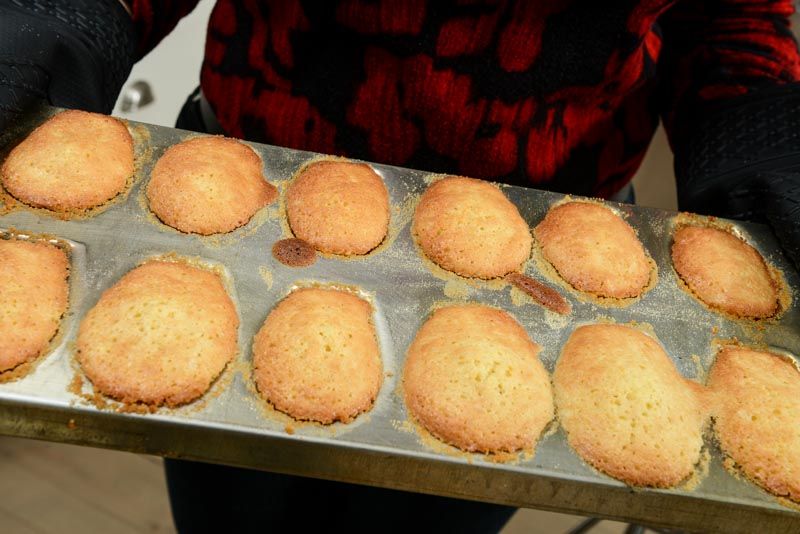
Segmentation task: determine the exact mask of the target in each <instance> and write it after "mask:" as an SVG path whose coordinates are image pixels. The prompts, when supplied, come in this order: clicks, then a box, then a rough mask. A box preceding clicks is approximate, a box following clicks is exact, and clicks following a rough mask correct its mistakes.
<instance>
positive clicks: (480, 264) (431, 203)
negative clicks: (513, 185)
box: [412, 176, 532, 279]
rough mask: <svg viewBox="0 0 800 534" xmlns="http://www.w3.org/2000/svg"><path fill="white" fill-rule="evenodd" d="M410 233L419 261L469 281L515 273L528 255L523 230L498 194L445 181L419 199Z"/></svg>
mask: <svg viewBox="0 0 800 534" xmlns="http://www.w3.org/2000/svg"><path fill="white" fill-rule="evenodd" d="M412 232H413V234H414V237H415V239H416V241H417V243H418V244H419V246H420V247H421V248H422V251H423V252H424V253H425V255H426V256H427V257H428V258H430V259H431V260H432V261H434V262H435V263H436V264H438V265H439V266H440V267H442V268H443V269H447V270H448V271H453V272H454V273H456V274H460V275H461V276H466V277H473V278H484V279H488V278H497V277H500V276H504V275H506V274H508V273H510V272H512V271H516V270H519V268H520V266H521V265H522V263H523V262H525V261H526V260H527V259H528V257H529V256H530V254H531V242H532V238H531V233H530V230H529V228H528V224H527V223H526V222H525V220H524V219H523V218H522V217H521V216H520V214H519V211H518V210H517V207H516V206H514V204H512V203H511V202H510V201H509V200H508V199H507V198H506V197H505V195H504V194H503V192H502V191H500V189H499V188H498V187H497V186H495V185H493V184H491V183H489V182H484V181H482V180H475V179H473V178H463V177H457V176H449V177H447V178H443V179H441V180H437V181H436V182H434V183H433V184H432V185H431V186H430V187H429V188H428V189H427V190H426V191H425V193H423V195H422V198H420V201H419V205H418V206H417V209H416V211H415V212H414V223H413V229H412Z"/></svg>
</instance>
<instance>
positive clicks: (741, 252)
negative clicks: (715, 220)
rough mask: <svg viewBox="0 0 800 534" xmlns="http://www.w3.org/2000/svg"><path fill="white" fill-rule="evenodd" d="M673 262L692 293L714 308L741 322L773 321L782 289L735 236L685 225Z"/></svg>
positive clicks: (678, 236)
mask: <svg viewBox="0 0 800 534" xmlns="http://www.w3.org/2000/svg"><path fill="white" fill-rule="evenodd" d="M672 262H673V264H674V266H675V270H676V271H677V273H678V275H679V276H680V277H681V279H682V280H683V281H684V282H685V283H686V285H687V286H688V287H689V289H690V290H691V291H692V293H693V294H694V295H695V296H696V297H697V298H698V299H700V300H701V301H703V302H705V303H706V304H708V305H709V306H711V307H712V308H715V309H718V310H721V311H723V312H726V313H729V314H732V315H736V316H739V317H750V318H764V317H771V316H773V315H775V314H776V313H777V312H778V311H779V301H778V289H777V285H776V284H775V281H774V280H773V279H772V276H770V273H769V269H767V265H766V263H764V259H763V258H762V257H761V255H760V254H759V253H758V252H757V251H756V249H754V248H753V247H751V246H750V245H748V244H747V243H745V242H744V241H743V240H742V239H739V238H738V237H736V236H735V235H733V234H731V233H729V232H726V231H724V230H719V229H717V228H709V227H705V226H681V227H680V228H678V229H677V230H676V231H675V235H674V237H673V243H672Z"/></svg>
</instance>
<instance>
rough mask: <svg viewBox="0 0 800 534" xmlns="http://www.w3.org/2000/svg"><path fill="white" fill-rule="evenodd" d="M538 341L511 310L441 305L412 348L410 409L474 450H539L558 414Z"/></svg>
mask: <svg viewBox="0 0 800 534" xmlns="http://www.w3.org/2000/svg"><path fill="white" fill-rule="evenodd" d="M538 353H539V346H538V345H536V344H535V343H534V342H532V341H531V340H530V338H529V337H528V334H527V332H525V329H523V328H522V327H521V326H520V325H519V323H517V322H516V321H515V320H514V319H513V318H512V317H511V316H510V315H508V314H507V313H505V312H503V311H501V310H497V309H495V308H489V307H487V306H480V305H460V306H449V307H446V308H440V309H438V310H436V311H434V312H433V315H431V317H430V318H429V319H428V320H427V321H426V322H425V324H424V325H422V328H421V329H420V330H419V332H418V333H417V335H416V337H415V338H414V342H413V343H412V344H411V347H410V348H409V349H408V357H407V359H406V364H405V370H404V372H403V392H404V394H405V401H406V405H407V406H408V410H409V413H410V414H411V416H412V417H413V418H414V419H415V420H416V421H418V422H419V423H420V424H421V425H422V426H423V427H425V428H426V429H427V430H428V431H429V432H430V433H431V434H433V435H434V436H436V437H437V438H439V439H441V440H442V441H444V442H446V443H449V444H451V445H454V446H456V447H458V448H460V449H463V450H465V451H470V452H484V453H499V452H514V451H519V450H523V449H526V450H533V448H534V447H535V446H536V443H537V441H538V440H539V437H540V436H541V434H542V431H543V430H544V429H545V427H546V426H547V424H548V423H549V422H550V421H551V420H552V419H553V393H552V389H551V386H550V377H549V376H548V374H547V371H545V369H544V366H543V365H542V363H541V362H540V361H539V358H538Z"/></svg>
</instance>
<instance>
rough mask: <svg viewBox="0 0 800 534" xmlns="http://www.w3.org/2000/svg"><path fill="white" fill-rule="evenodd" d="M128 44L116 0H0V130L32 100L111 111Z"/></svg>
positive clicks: (126, 23)
mask: <svg viewBox="0 0 800 534" xmlns="http://www.w3.org/2000/svg"><path fill="white" fill-rule="evenodd" d="M135 43H136V40H135V35H134V28H133V24H132V22H131V17H130V15H129V14H128V12H127V11H126V10H125V8H124V7H123V5H122V4H121V3H120V1H119V0H0V134H2V132H3V131H4V130H5V129H6V127H7V126H8V125H10V124H13V122H14V121H15V120H16V119H17V118H18V117H19V115H20V114H22V113H24V111H25V109H26V108H28V107H29V106H32V105H34V104H36V103H37V102H39V101H46V102H48V103H50V104H53V105H56V106H63V107H68V108H78V109H84V110H87V111H97V112H103V113H109V112H111V109H112V108H113V106H114V102H115V100H116V98H117V94H118V93H119V91H120V88H121V87H122V84H123V82H124V81H125V79H126V78H127V77H128V74H129V73H130V70H131V66H132V65H133V61H134V56H135Z"/></svg>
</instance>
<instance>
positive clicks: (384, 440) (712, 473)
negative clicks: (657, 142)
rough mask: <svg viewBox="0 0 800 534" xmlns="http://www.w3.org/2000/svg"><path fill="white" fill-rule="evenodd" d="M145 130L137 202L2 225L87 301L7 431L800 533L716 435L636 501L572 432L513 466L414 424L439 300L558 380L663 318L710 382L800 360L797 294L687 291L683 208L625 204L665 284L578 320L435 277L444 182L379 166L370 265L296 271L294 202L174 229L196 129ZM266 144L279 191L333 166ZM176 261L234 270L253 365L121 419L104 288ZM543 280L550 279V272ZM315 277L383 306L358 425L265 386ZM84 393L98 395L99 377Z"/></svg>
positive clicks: (527, 195) (770, 244)
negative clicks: (770, 305) (591, 459)
mask: <svg viewBox="0 0 800 534" xmlns="http://www.w3.org/2000/svg"><path fill="white" fill-rule="evenodd" d="M49 113H52V110H44V111H42V112H40V113H38V114H35V115H32V116H31V117H30V118H29V120H28V122H27V123H25V124H22V125H20V128H19V131H16V132H8V133H7V134H6V137H5V138H0V146H2V144H3V143H6V144H8V143H9V139H10V138H11V137H14V136H19V135H22V134H24V132H26V131H29V130H30V129H31V128H32V127H33V126H34V125H35V124H37V123H39V122H41V121H43V120H44V117H45V115H47V114H49ZM131 128H132V130H134V131H136V132H138V134H137V143H138V148H139V153H140V159H141V161H142V165H141V168H139V169H138V171H137V175H136V180H135V183H134V184H133V186H132V189H131V191H130V193H129V195H128V196H127V199H125V200H123V201H120V202H118V203H116V204H114V205H112V206H111V207H110V208H109V209H107V210H106V211H104V212H102V213H100V214H99V215H97V216H95V217H93V218H91V219H87V220H72V221H65V220H60V219H57V218H55V217H53V216H50V215H48V214H45V213H43V212H41V211H30V210H17V211H12V212H10V213H8V214H6V215H3V216H0V228H5V229H8V228H12V227H13V228H15V229H18V230H20V231H22V232H25V233H34V234H51V235H54V236H57V237H58V238H61V239H64V240H69V241H70V242H72V243H73V255H72V260H73V264H72V276H71V288H72V293H71V308H70V311H69V313H68V315H67V316H66V317H65V319H64V321H63V324H62V332H63V335H61V336H60V341H59V342H58V344H57V346H56V347H55V348H54V350H53V352H52V353H51V354H49V355H48V356H46V357H44V358H43V359H42V360H41V361H40V363H39V364H38V365H37V366H36V368H35V369H34V371H33V372H32V373H31V374H30V375H28V376H26V377H25V378H22V379H20V380H17V381H14V382H10V383H6V384H0V432H2V433H5V434H11V435H18V436H27V437H34V438H40V439H48V440H55V441H64V442H69V443H78V444H84V445H92V446H98V447H108V448H115V449H122V450H130V451H137V452H145V453H152V454H158V455H163V456H170V457H181V458H194V459H201V460H206V461H212V462H219V463H227V464H232V465H241V466H248V467H254V468H259V469H266V470H274V471H280V472H287V473H296V474H302V475H308V476H315V477H321V478H329V479H334V480H347V481H353V482H360V483H365V484H372V485H378V486H386V487H393V488H401V489H409V490H415V491H421V492H427V493H436V494H443V495H453V496H458V497H464V498H469V499H477V500H486V501H494V502H502V503H508V504H512V505H516V506H526V507H534V508H544V509H549V510H557V511H566V512H574V513H581V514H585V515H596V516H602V517H611V518H619V519H625V520H629V521H635V522H639V523H644V524H652V525H662V526H676V527H682V528H688V529H692V530H695V529H697V530H724V531H729V532H730V531H754V530H755V529H758V531H759V532H773V531H774V532H786V531H798V530H800V513H798V512H797V511H795V510H793V509H791V508H788V507H786V506H783V505H781V504H780V503H779V502H778V501H777V500H776V499H775V498H773V497H771V496H769V495H767V494H766V493H764V492H763V491H761V490H759V489H758V488H757V487H755V486H754V485H753V484H751V483H749V482H747V481H744V480H740V479H739V478H737V477H734V476H732V475H731V474H729V472H728V471H726V470H725V469H724V468H723V466H722V463H721V458H720V454H719V452H718V451H717V450H716V448H715V446H714V445H713V444H712V443H710V442H709V443H708V447H709V450H710V456H711V459H710V462H709V465H708V473H707V475H706V476H704V477H702V478H701V480H700V481H699V483H698V484H697V485H696V488H695V489H693V490H688V489H686V488H681V489H674V490H640V489H636V490H632V489H630V488H628V487H626V486H625V485H624V484H622V483H620V482H617V481H615V480H613V479H611V478H609V477H606V476H604V475H602V474H599V473H598V472H596V471H594V470H593V469H591V468H589V467H588V466H587V465H586V464H584V463H583V462H582V461H581V460H580V459H579V458H578V457H577V456H576V455H575V453H574V452H573V451H572V450H571V449H570V448H569V446H568V445H567V443H566V440H565V436H564V432H563V430H562V429H558V430H556V431H555V432H553V433H551V434H549V435H547V436H545V437H544V438H543V439H542V440H541V442H540V444H539V446H538V448H537V449H536V453H535V456H533V457H531V458H522V459H519V460H518V461H513V462H509V463H497V462H493V461H491V460H488V459H486V458H483V457H482V456H480V455H467V454H461V453H455V452H452V451H450V452H448V451H445V450H444V447H435V448H433V449H432V448H431V447H430V446H429V442H428V441H425V442H422V441H421V440H420V438H419V437H418V436H417V434H416V433H415V432H414V431H413V430H410V428H411V427H410V425H408V423H407V415H406V411H405V407H404V406H403V403H402V400H401V397H400V396H399V394H398V390H397V385H398V381H399V376H400V373H401V370H402V364H403V359H404V354H405V351H406V349H407V347H408V345H409V344H410V342H411V340H412V338H413V336H414V333H415V332H416V331H417V329H418V327H419V326H420V325H421V323H422V322H423V321H424V319H425V318H426V316H427V315H428V313H429V311H430V309H431V307H432V306H434V305H435V304H436V303H440V302H443V301H448V300H453V299H452V298H450V297H448V296H447V295H452V296H454V297H455V298H456V299H458V298H467V299H469V300H472V301H479V302H484V303H487V304H490V305H494V306H499V307H502V308H504V309H507V310H509V311H510V312H511V313H512V314H513V315H514V316H515V317H516V318H517V319H518V320H519V321H520V322H521V324H522V325H523V326H524V327H525V328H526V329H527V331H528V332H529V334H530V335H531V337H532V338H533V339H534V340H535V341H536V342H538V343H539V344H540V345H541V346H542V347H543V350H542V353H541V358H542V361H543V362H544V364H545V367H546V368H547V369H548V371H549V372H551V373H552V370H553V367H554V364H555V361H556V358H557V357H558V353H559V350H560V348H561V346H562V345H563V343H564V342H565V341H566V339H567V337H568V336H569V335H570V333H571V332H572V330H573V329H574V327H575V326H576V325H578V324H581V323H586V322H592V321H596V320H598V319H599V318H612V319H613V320H616V321H618V322H621V323H627V322H630V321H638V322H646V323H649V324H650V325H652V328H653V330H654V332H655V334H656V335H657V336H658V339H659V340H660V341H661V343H662V344H663V346H664V347H665V348H666V350H667V352H668V353H669V354H670V356H671V357H672V358H673V360H674V361H675V364H676V365H677V367H678V368H679V369H680V371H681V372H682V373H683V374H684V375H686V376H688V377H691V378H695V377H702V376H703V373H704V372H705V371H706V370H707V369H708V366H709V364H710V362H711V358H712V355H713V354H712V350H713V349H712V347H711V343H712V339H714V338H733V337H736V338H738V339H740V340H742V341H750V342H756V341H764V342H766V343H767V344H769V345H771V346H774V347H776V348H780V349H782V350H785V351H788V352H790V353H792V354H795V355H797V354H800V307H799V306H798V304H797V302H796V300H795V301H793V303H792V306H791V308H790V309H789V310H788V311H787V312H786V313H785V314H784V315H783V317H782V318H781V320H780V321H778V322H777V323H776V324H773V325H769V326H767V328H766V329H763V330H762V329H759V328H755V327H752V325H751V326H748V325H745V324H741V323H736V322H732V321H729V320H727V319H725V318H723V317H721V316H719V315H717V314H713V313H711V312H709V311H708V310H706V309H705V308H704V307H703V306H701V305H700V304H699V303H698V302H696V301H695V300H694V299H693V298H692V297H691V296H689V295H688V294H686V293H685V292H684V291H682V290H681V289H679V287H678V284H677V278H676V275H675V273H674V272H673V270H672V268H671V262H670V259H669V244H670V225H671V221H672V218H673V216H674V215H675V214H674V213H672V212H665V211H661V210H656V209H650V208H638V207H635V206H628V205H622V204H613V203H612V204H610V205H611V206H612V207H613V208H615V209H618V210H619V212H621V213H623V214H624V215H625V216H626V218H627V220H628V221H630V223H631V224H632V225H633V226H634V227H635V228H636V229H637V230H638V232H639V236H640V238H641V239H642V241H643V243H644V244H645V246H646V248H647V249H648V251H649V252H650V254H651V255H652V256H653V258H654V260H655V261H656V263H657V265H658V272H659V276H658V283H657V285H656V286H655V287H654V288H653V289H652V290H651V291H650V292H649V293H647V294H646V295H645V296H644V297H643V298H642V299H641V300H640V301H638V302H635V303H634V304H632V305H631V306H629V307H626V308H608V307H602V306H599V305H597V304H595V303H593V302H587V301H584V300H581V299H579V298H577V297H576V295H575V294H574V293H569V294H568V299H569V301H570V302H571V304H572V306H573V313H572V315H571V316H570V317H569V318H568V319H564V318H560V317H556V316H554V315H552V314H551V313H549V312H545V311H544V310H543V308H541V307H539V306H536V305H533V304H530V303H524V302H522V303H520V301H519V299H516V298H514V299H512V296H511V294H510V291H509V288H508V287H502V288H498V287H497V286H496V285H493V284H486V283H477V284H466V283H464V282H458V281H455V278H454V277H441V273H438V275H434V274H432V271H431V270H430V268H429V266H428V264H427V263H426V262H425V261H423V260H422V259H421V258H420V256H419V254H418V252H417V250H416V249H415V247H414V245H413V243H412V240H411V238H410V233H409V229H410V224H409V223H410V215H411V213H412V209H413V206H414V203H415V200H416V198H417V195H418V194H419V193H421V192H422V191H423V190H424V189H425V187H426V186H427V182H426V176H427V173H424V172H420V171H413V170H407V169H400V168H396V167H391V166H386V165H374V166H373V167H374V168H375V169H376V170H377V171H378V172H379V173H380V174H381V175H382V176H383V177H384V179H385V181H386V184H387V187H388V189H389V192H390V195H391V200H392V203H393V206H394V210H393V213H392V217H393V223H392V229H391V230H390V238H389V243H388V246H383V247H381V248H380V249H379V250H378V251H376V252H374V253H373V254H371V255H370V256H368V257H366V258H364V259H351V260H342V259H338V258H332V257H320V258H319V260H318V261H317V263H316V264H315V265H313V266H311V267H308V268H302V269H293V268H289V267H285V266H283V265H281V264H279V263H278V262H276V261H275V260H274V259H273V258H272V257H271V254H270V249H271V246H272V244H273V243H274V242H275V241H276V240H278V239H280V238H282V237H286V236H287V234H286V230H285V227H284V224H283V223H282V220H281V219H282V216H283V213H282V212H281V210H280V209H279V208H278V207H276V206H272V207H270V208H268V209H267V210H265V211H264V212H263V213H261V214H259V215H258V216H256V217H255V219H254V220H253V221H251V222H250V224H248V225H247V226H246V227H244V228H241V229H239V230H237V231H235V232H233V233H232V234H230V235H227V236H223V237H219V238H201V237H198V236H187V235H184V234H181V233H179V232H177V231H175V230H172V229H170V228H168V227H166V226H164V225H162V224H160V223H158V222H157V221H156V220H155V219H154V217H153V216H152V215H150V214H149V213H148V211H147V207H146V203H145V202H144V200H143V197H142V191H143V188H144V186H145V185H146V183H147V176H148V175H149V171H150V169H151V167H152V165H153V163H154V161H155V160H156V159H157V158H158V157H159V156H160V155H161V153H162V152H163V151H164V149H165V148H166V147H168V146H170V145H171V144H173V143H175V142H178V141H180V140H181V139H183V138H185V137H186V136H187V135H191V134H188V133H187V132H183V131H179V130H173V129H169V128H163V127H155V126H146V125H145V126H141V125H138V124H136V123H131ZM143 131H144V132H146V133H145V135H142V132H143ZM251 146H252V147H253V148H254V149H255V150H256V151H257V152H258V153H259V154H260V155H261V157H262V159H263V162H264V173H265V176H266V177H267V178H268V179H269V180H270V181H271V182H273V183H275V184H279V185H282V184H285V183H286V181H287V180H289V179H290V178H291V176H292V175H293V173H294V172H295V171H296V170H297V169H298V167H299V166H300V165H302V164H303V163H304V162H306V161H308V160H310V159H312V158H314V157H317V156H316V155H314V154H311V153H306V152H299V151H294V150H287V149H282V148H278V147H272V146H265V145H259V144H251ZM504 191H505V193H506V194H507V195H508V197H509V198H510V199H511V200H512V201H513V202H514V203H515V204H516V205H517V206H518V207H519V209H520V212H521V213H522V215H523V217H524V218H525V219H526V220H527V221H528V223H529V224H530V225H531V226H534V225H535V224H537V223H538V222H539V221H540V220H541V218H542V217H543V216H544V214H545V213H546V211H547V209H548V207H549V206H550V205H551V204H552V203H553V202H557V201H559V200H560V199H562V198H563V196H562V195H558V194H554V193H548V192H542V191H536V190H531V189H524V188H516V187H508V188H504ZM735 224H736V227H737V228H738V229H739V230H740V231H741V232H742V234H743V235H745V236H746V237H747V238H748V239H749V240H750V241H751V242H752V243H754V244H755V246H756V247H757V248H758V249H759V250H760V251H761V252H762V253H763V254H764V255H765V256H766V257H767V258H768V260H769V261H770V262H772V263H773V264H774V265H776V266H777V267H778V268H779V269H781V270H782V271H783V272H784V274H785V276H786V279H787V281H788V282H789V283H790V285H791V286H792V287H794V288H798V287H800V279H798V275H797V273H795V272H794V271H793V270H792V268H791V266H790V264H789V263H788V262H787V260H785V259H784V257H783V256H782V255H781V254H780V253H779V252H778V250H779V249H778V245H777V243H776V242H775V239H774V237H773V236H772V234H771V233H770V231H769V230H768V229H767V228H766V227H763V226H758V225H751V224H740V223H735ZM170 252H174V253H177V254H179V255H181V256H189V257H197V258H201V259H203V260H205V261H207V262H209V263H213V264H220V265H222V266H224V267H225V270H226V272H227V274H228V275H229V276H230V278H231V280H232V286H231V288H232V294H233V298H234V299H235V301H236V303H237V306H238V309H239V312H240V316H241V327H240V331H239V346H240V352H239V354H238V356H237V359H236V362H235V364H234V365H232V366H231V367H230V368H229V369H228V370H227V371H226V372H225V374H224V375H223V376H222V377H221V379H220V380H219V381H218V383H217V384H215V386H214V387H213V388H212V392H211V393H210V394H209V395H207V397H206V398H205V399H203V400H201V401H200V402H198V403H196V404H195V405H190V406H187V407H182V408H179V409H173V410H170V409H160V410H158V411H156V412H155V413H149V414H137V413H120V412H118V411H115V410H114V409H113V407H114V404H113V403H111V404H110V405H109V406H108V407H106V408H104V409H101V408H98V407H97V406H95V405H94V404H92V403H91V402H88V401H87V400H85V399H84V398H83V397H81V396H78V395H76V394H75V393H73V392H71V388H70V384H71V382H72V381H73V378H74V377H75V375H76V373H77V374H78V375H79V376H80V372H79V371H78V370H77V366H76V364H75V363H74V358H73V354H72V352H71V344H72V342H73V341H74V339H75V335H76V330H77V326H78V323H79V321H80V319H81V318H82V317H83V315H84V314H85V313H86V311H87V310H88V309H90V308H91V307H92V306H93V305H94V304H95V303H96V302H97V299H98V297H99V294H100V292H101V291H103V290H104V289H106V288H108V287H109V286H110V285H112V284H113V283H114V282H116V281H117V280H118V279H119V278H120V277H121V276H122V275H123V274H124V273H126V272H127V271H129V270H130V269H132V268H133V267H135V266H136V265H137V264H138V263H140V262H141V261H142V260H144V259H146V258H148V257H150V256H153V255H160V254H164V253H170ZM526 272H527V273H528V274H529V275H531V276H533V277H535V278H538V279H543V280H546V279H545V278H543V276H542V275H541V274H540V273H539V271H538V269H537V268H536V266H535V265H534V264H533V262H531V263H530V264H529V265H528V266H527V270H526ZM311 281H317V282H335V283H339V284H347V285H354V286H358V287H359V288H361V289H362V290H363V291H364V292H365V293H367V294H368V295H370V296H371V297H372V300H373V302H374V305H375V316H374V319H375V324H376V327H377V331H378V336H379V339H380V344H381V349H382V354H383V362H384V367H385V370H386V371H387V377H386V380H385V383H384V385H383V388H382V390H381V393H380V395H379V397H378V399H377V401H376V403H375V407H374V408H373V410H372V411H371V412H370V413H369V414H367V415H365V416H361V417H359V418H358V419H357V420H356V421H355V422H354V423H352V424H350V425H341V424H335V425H332V426H330V427H319V426H315V425H310V424H299V423H294V422H292V421H291V420H290V419H289V418H288V417H286V416H283V415H280V414H277V413H275V412H274V411H272V410H270V409H269V408H267V407H266V406H265V405H264V403H263V402H262V401H261V400H260V399H259V398H258V396H257V395H256V394H255V393H254V390H253V388H252V386H251V385H250V382H251V381H250V376H249V372H248V368H249V362H250V359H251V353H250V350H251V339H252V337H253V335H254V334H255V332H256V331H257V329H258V328H259V327H260V325H261V323H262V322H263V320H264V318H265V317H266V315H267V313H268V312H269V310H270V309H271V308H272V306H273V305H274V304H275V303H276V302H277V301H278V300H279V299H281V298H282V297H283V296H285V295H286V294H287V292H288V291H290V289H291V288H292V287H293V286H294V285H295V284H297V283H304V282H311ZM693 356H695V358H693ZM698 362H699V365H698ZM84 390H85V392H90V391H91V390H90V386H89V385H88V384H86V383H84Z"/></svg>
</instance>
